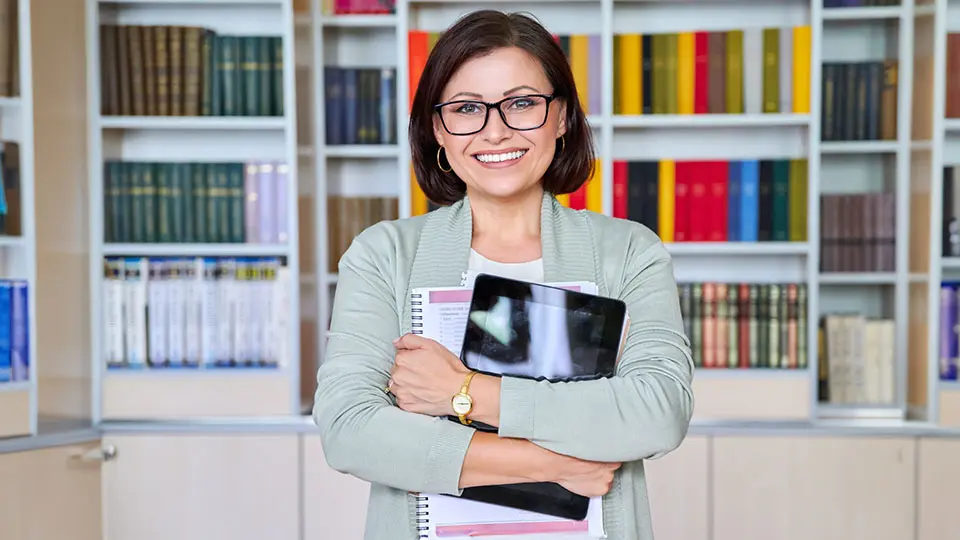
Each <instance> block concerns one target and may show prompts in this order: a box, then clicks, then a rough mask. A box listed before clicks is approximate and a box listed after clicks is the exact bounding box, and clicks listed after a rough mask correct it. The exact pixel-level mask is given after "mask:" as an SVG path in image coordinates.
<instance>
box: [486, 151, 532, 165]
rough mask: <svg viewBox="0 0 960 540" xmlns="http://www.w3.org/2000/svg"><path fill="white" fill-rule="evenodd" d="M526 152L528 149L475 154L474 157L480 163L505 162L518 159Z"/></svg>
mask: <svg viewBox="0 0 960 540" xmlns="http://www.w3.org/2000/svg"><path fill="white" fill-rule="evenodd" d="M526 153H527V151H526V150H513V151H511V152H500V153H496V154H474V155H473V157H474V159H476V160H477V161H479V162H480V163H505V162H508V161H516V160H518V159H520V158H522V157H523V155H524V154H526Z"/></svg>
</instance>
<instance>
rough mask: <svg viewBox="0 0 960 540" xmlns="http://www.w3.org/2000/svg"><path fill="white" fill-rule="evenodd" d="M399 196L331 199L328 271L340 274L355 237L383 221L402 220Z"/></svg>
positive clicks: (329, 199)
mask: <svg viewBox="0 0 960 540" xmlns="http://www.w3.org/2000/svg"><path fill="white" fill-rule="evenodd" d="M399 213H400V209H399V206H398V202H397V197H349V196H343V195H329V196H327V257H328V259H329V260H328V261H327V271H328V272H331V273H336V272H337V263H338V262H339V261H340V257H342V256H343V254H344V252H346V250H347V248H348V247H350V243H351V242H353V239H354V237H356V236H357V235H358V234H360V232H361V231H363V230H364V229H366V228H367V227H369V226H371V225H374V224H376V223H379V222H381V221H392V220H394V219H398V218H399Z"/></svg>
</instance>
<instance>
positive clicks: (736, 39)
mask: <svg viewBox="0 0 960 540" xmlns="http://www.w3.org/2000/svg"><path fill="white" fill-rule="evenodd" d="M724 80H725V81H726V83H727V84H726V86H727V88H726V94H727V113H729V114H742V113H743V30H730V31H729V32H727V73H726V76H725V77H724Z"/></svg>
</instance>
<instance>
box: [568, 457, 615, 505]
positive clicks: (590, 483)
mask: <svg viewBox="0 0 960 540" xmlns="http://www.w3.org/2000/svg"><path fill="white" fill-rule="evenodd" d="M561 457H562V462H561V464H560V475H559V478H558V479H557V480H556V482H557V483H558V484H560V485H561V486H563V487H565V488H567V489H568V490H570V491H572V492H574V493H576V494H578V495H583V496H584V497H599V496H602V495H606V494H607V492H608V491H610V486H611V485H613V477H614V474H615V473H616V472H617V469H619V468H620V466H621V465H622V464H621V463H613V462H602V461H586V460H583V459H577V458H574V457H569V456H561Z"/></svg>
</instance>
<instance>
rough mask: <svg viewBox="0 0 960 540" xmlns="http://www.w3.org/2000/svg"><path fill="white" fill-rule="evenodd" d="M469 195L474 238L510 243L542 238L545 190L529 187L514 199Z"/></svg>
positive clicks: (501, 244) (486, 241)
mask: <svg viewBox="0 0 960 540" xmlns="http://www.w3.org/2000/svg"><path fill="white" fill-rule="evenodd" d="M468 196H469V197H470V212H471V214H472V217H473V237H474V240H482V241H483V243H488V242H493V243H495V244H496V245H500V246H508V245H516V244H519V243H524V242H529V241H530V240H539V239H540V208H541V205H542V204H543V190H542V189H534V190H530V191H529V192H528V193H525V194H523V195H522V196H519V197H517V198H514V199H511V200H501V199H496V200H495V199H489V198H484V197H483V196H475V195H472V194H468Z"/></svg>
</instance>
